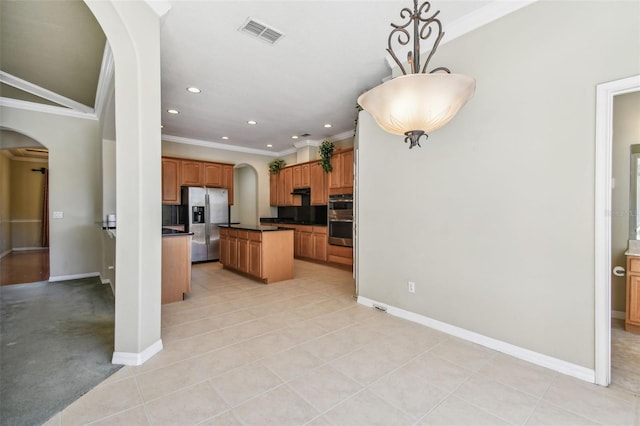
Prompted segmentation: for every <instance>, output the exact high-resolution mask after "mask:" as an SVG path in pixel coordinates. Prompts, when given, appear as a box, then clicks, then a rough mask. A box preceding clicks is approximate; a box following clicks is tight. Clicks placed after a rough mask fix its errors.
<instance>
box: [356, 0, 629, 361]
mask: <svg viewBox="0 0 640 426" xmlns="http://www.w3.org/2000/svg"><path fill="white" fill-rule="evenodd" d="M541 23H544V25H543V26H544V29H543V30H542V27H541V26H540V25H541ZM594 28H597V31H594ZM639 30H640V3H638V2H624V1H623V2H537V3H534V4H532V5H530V6H527V7H525V8H523V9H521V10H519V11H517V12H515V13H513V14H511V15H508V16H506V17H504V18H502V19H500V20H498V21H495V22H493V23H492V24H490V25H488V26H485V27H482V28H480V29H478V30H476V31H473V32H471V33H469V34H467V35H465V36H463V37H460V38H458V39H456V40H454V41H452V42H450V43H448V44H446V45H444V46H442V47H441V48H440V49H439V51H438V53H437V54H436V55H435V57H434V59H433V62H432V64H433V66H434V67H435V66H447V67H449V68H450V69H452V70H453V71H454V72H459V73H463V74H468V75H472V76H474V77H475V78H476V80H477V91H476V95H475V97H474V98H473V99H471V101H470V102H469V104H468V105H467V106H465V108H464V109H463V110H462V111H461V112H460V114H459V115H458V116H457V117H456V118H454V119H453V121H452V122H450V123H449V124H448V125H447V126H446V127H444V128H443V129H440V130H438V131H436V132H433V134H431V135H430V137H429V140H428V141H427V142H426V143H423V144H422V148H421V149H413V150H409V149H407V146H406V144H404V143H403V138H402V137H399V136H393V135H390V134H387V133H385V132H383V131H382V130H381V129H380V128H379V127H378V126H377V125H376V124H375V122H374V121H373V119H372V118H371V116H370V115H369V114H367V113H361V114H360V118H359V120H360V121H359V151H360V152H359V160H360V162H359V170H360V172H359V185H360V188H359V212H358V213H359V216H358V220H359V222H358V227H359V228H358V230H359V236H360V240H359V253H358V255H359V261H360V265H359V286H360V295H361V296H364V297H367V298H370V299H373V300H377V301H380V302H383V303H387V304H389V305H392V306H396V307H399V308H401V309H404V310H407V311H410V312H415V313H417V314H420V315H424V316H426V317H430V318H433V319H436V320H439V321H442V322H444V323H448V324H451V325H454V326H457V327H461V328H463V329H467V330H470V331H473V332H476V333H479V334H481V335H485V336H488V337H491V338H494V339H497V340H500V341H503V342H507V343H509V344H512V345H515V346H518V347H522V348H525V349H529V350H532V351H535V352H538V353H542V354H545V355H548V356H551V357H555V358H558V359H561V360H564V361H568V362H570V363H574V364H577V365H579V366H583V367H586V368H589V369H592V368H593V367H594V280H595V277H594V249H595V248H594V238H595V237H594V179H595V171H594V164H595V148H594V147H595V93H596V90H595V89H596V85H597V84H599V83H603V82H608V81H612V80H616V79H620V78H624V77H628V76H631V75H634V74H637V73H638V64H640V39H639V38H638V31H639ZM381 200H384V202H381ZM381 241H384V244H382V243H381ZM409 280H411V281H414V282H415V283H416V292H415V294H410V293H408V291H407V281H409Z"/></svg>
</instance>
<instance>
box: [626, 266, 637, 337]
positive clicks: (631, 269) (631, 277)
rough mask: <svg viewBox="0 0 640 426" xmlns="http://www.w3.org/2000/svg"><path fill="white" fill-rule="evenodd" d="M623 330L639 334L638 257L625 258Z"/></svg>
mask: <svg viewBox="0 0 640 426" xmlns="http://www.w3.org/2000/svg"><path fill="white" fill-rule="evenodd" d="M624 329H625V330H627V331H631V332H633V333H640V256H627V313H626V318H625V322H624Z"/></svg>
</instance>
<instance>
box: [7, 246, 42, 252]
mask: <svg viewBox="0 0 640 426" xmlns="http://www.w3.org/2000/svg"><path fill="white" fill-rule="evenodd" d="M12 250H13V251H45V250H49V247H14V248H13V249H12Z"/></svg>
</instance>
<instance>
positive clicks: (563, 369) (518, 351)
mask: <svg viewBox="0 0 640 426" xmlns="http://www.w3.org/2000/svg"><path fill="white" fill-rule="evenodd" d="M358 303H360V304H362V305H365V306H370V307H373V305H374V304H375V305H377V306H382V307H386V308H387V313H388V314H391V315H394V316H397V317H400V318H404V319H406V320H409V321H412V322H415V323H418V324H422V325H425V326H427V327H430V328H433V329H436V330H438V331H442V332H443V333H447V334H450V335H452V336H455V337H459V338H461V339H464V340H468V341H470V342H473V343H477V344H479V345H482V346H485V347H487V348H490V349H494V350H496V351H498V352H502V353H504V354H507V355H511V356H512V357H515V358H519V359H521V360H524V361H527V362H530V363H532V364H536V365H540V366H542V367H545V368H549V369H551V370H554V371H557V372H559V373H562V374H566V375H568V376H572V377H575V378H577V379H580V380H584V381H586V382H590V383H595V370H593V369H589V368H586V367H582V366H580V365H577V364H573V363H571V362H567V361H563V360H561V359H558V358H553V357H550V356H548V355H544V354H541V353H539V352H534V351H532V350H529V349H525V348H521V347H519V346H515V345H512V344H510V343H506V342H503V341H501V340H496V339H493V338H491V337H487V336H484V335H482V334H478V333H475V332H473V331H469V330H466V329H464V328H460V327H456V326H454V325H450V324H447V323H444V322H441V321H438V320H435V319H432V318H429V317H425V316H423V315H420V314H416V313H414V312H409V311H405V310H403V309H400V308H396V307H394V306H388V305H386V304H384V303H380V302H376V301H375V300H371V299H367V298H366V297H362V296H358Z"/></svg>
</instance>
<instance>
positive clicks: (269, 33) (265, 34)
mask: <svg viewBox="0 0 640 426" xmlns="http://www.w3.org/2000/svg"><path fill="white" fill-rule="evenodd" d="M240 31H242V32H243V33H245V34H249V35H252V36H254V37H257V38H259V39H260V40H263V41H266V42H267V43H269V44H274V43H275V42H276V41H278V40H280V38H281V37H282V36H283V34H282V33H281V32H280V31H278V30H276V29H274V28H271V27H269V26H268V25H266V24H263V23H262V22H258V21H256V20H255V19H251V18H247V20H246V21H245V23H244V24H243V25H242V26H241V27H240Z"/></svg>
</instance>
